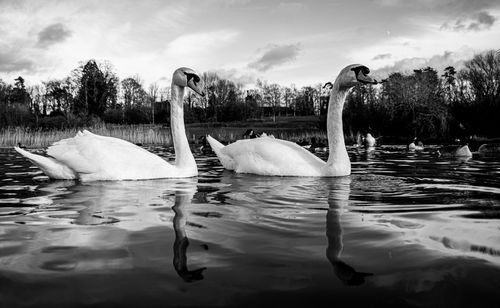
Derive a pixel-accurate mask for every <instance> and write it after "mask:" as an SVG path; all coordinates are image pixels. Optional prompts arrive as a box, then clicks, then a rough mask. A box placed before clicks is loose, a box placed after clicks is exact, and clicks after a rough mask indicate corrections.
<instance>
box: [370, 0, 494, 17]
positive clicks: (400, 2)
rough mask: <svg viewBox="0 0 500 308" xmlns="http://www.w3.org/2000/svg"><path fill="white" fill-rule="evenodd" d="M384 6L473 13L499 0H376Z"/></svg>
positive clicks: (447, 12)
mask: <svg viewBox="0 0 500 308" xmlns="http://www.w3.org/2000/svg"><path fill="white" fill-rule="evenodd" d="M375 3H377V4H379V5H380V6H384V7H403V8H412V9H417V10H423V11H427V12H428V11H429V10H432V11H437V12H441V13H446V14H457V13H471V12H478V11H481V10H485V9H489V8H492V7H498V6H499V3H498V0H475V1H471V0H440V1H435V0H415V1H407V0H375Z"/></svg>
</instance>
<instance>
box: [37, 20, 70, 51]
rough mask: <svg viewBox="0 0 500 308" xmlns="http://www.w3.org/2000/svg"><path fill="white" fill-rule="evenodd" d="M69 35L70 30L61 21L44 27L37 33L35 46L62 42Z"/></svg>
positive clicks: (43, 46)
mask: <svg viewBox="0 0 500 308" xmlns="http://www.w3.org/2000/svg"><path fill="white" fill-rule="evenodd" d="M70 35H71V31H70V30H69V29H67V28H66V27H65V26H64V25H63V24H62V23H56V24H52V25H49V26H47V27H45V28H44V29H43V30H42V31H40V32H39V33H38V42H37V46H38V47H41V48H47V47H49V46H51V45H54V44H56V43H60V42H63V41H64V40H66V38H68V37H69V36H70Z"/></svg>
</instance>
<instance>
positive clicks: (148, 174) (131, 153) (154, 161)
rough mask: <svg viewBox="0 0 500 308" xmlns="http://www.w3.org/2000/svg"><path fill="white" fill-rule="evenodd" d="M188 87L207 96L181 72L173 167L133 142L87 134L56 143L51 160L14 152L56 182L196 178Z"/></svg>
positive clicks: (175, 98) (175, 90) (175, 96)
mask: <svg viewBox="0 0 500 308" xmlns="http://www.w3.org/2000/svg"><path fill="white" fill-rule="evenodd" d="M186 86H188V87H190V88H191V89H193V90H194V91H195V92H197V93H198V94H200V95H204V92H203V90H202V89H203V82H202V81H201V79H200V77H199V76H198V75H197V74H196V73H195V72H194V71H193V70H191V69H189V68H185V67H183V68H179V69H177V70H176V71H175V72H174V75H173V78H172V100H171V129H172V136H173V143H174V149H175V152H176V159H175V164H173V165H172V164H170V163H168V162H167V161H165V160H164V159H162V158H161V157H159V156H158V155H155V154H153V153H151V152H148V151H147V150H145V149H143V148H141V147H139V146H137V145H135V144H133V143H131V142H128V141H125V140H122V139H118V138H113V137H105V136H99V135H96V134H92V133H91V132H89V131H86V130H84V131H83V132H78V133H77V135H76V136H75V137H73V138H68V139H63V140H61V141H58V142H55V143H54V144H53V145H51V146H50V147H49V148H48V149H47V155H48V157H45V156H41V155H37V154H33V153H30V152H28V151H25V150H23V149H21V148H20V147H15V148H14V149H15V150H16V151H17V152H18V153H20V154H21V155H23V156H24V157H26V158H28V159H29V160H30V161H32V162H33V163H34V164H35V165H37V166H38V167H39V168H40V169H41V170H42V171H43V172H44V173H45V174H46V175H47V176H49V177H50V178H52V179H72V180H81V181H106V180H108V181H109V180H145V179H159V178H185V177H193V176H196V175H198V169H197V167H196V162H195V160H194V157H193V154H192V153H191V150H190V148H189V144H188V140H187V137H186V132H185V128H184V119H183V109H182V104H183V98H184V88H185V87H186Z"/></svg>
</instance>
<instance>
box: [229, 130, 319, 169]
mask: <svg viewBox="0 0 500 308" xmlns="http://www.w3.org/2000/svg"><path fill="white" fill-rule="evenodd" d="M220 152H221V154H222V155H224V156H226V157H228V158H230V161H231V165H230V166H224V167H226V168H227V169H230V170H234V171H236V172H240V173H253V174H260V175H279V176H318V175H321V172H322V169H323V167H324V166H325V162H324V161H323V160H321V159H320V158H318V157H317V156H315V155H314V154H312V153H311V152H309V151H307V150H306V149H304V148H302V147H301V146H299V145H298V144H296V143H293V142H290V141H285V140H280V139H275V138H270V137H261V138H256V139H246V140H239V141H236V142H235V143H232V144H230V145H227V146H225V147H223V148H222V149H220Z"/></svg>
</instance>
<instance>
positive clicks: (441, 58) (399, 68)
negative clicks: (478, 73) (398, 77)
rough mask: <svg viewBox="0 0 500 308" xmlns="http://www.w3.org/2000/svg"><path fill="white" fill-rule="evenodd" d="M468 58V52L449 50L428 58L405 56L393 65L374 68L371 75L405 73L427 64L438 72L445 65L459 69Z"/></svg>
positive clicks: (382, 75)
mask: <svg viewBox="0 0 500 308" xmlns="http://www.w3.org/2000/svg"><path fill="white" fill-rule="evenodd" d="M470 58H471V55H470V54H469V53H466V54H460V53H455V52H451V51H445V52H444V53H443V54H439V55H433V56H432V57H430V58H420V57H414V58H405V59H402V60H398V61H396V62H395V63H394V64H393V65H388V66H384V67H382V68H379V69H376V70H374V71H373V75H375V76H380V77H386V76H388V75H389V74H391V73H395V72H400V73H406V72H411V71H413V70H414V69H420V68H425V67H428V66H430V67H432V68H434V69H436V70H437V71H438V72H441V71H442V70H443V69H444V68H446V67H447V66H453V67H455V68H456V69H457V70H459V69H461V68H463V66H464V62H465V61H466V60H468V59H470Z"/></svg>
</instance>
